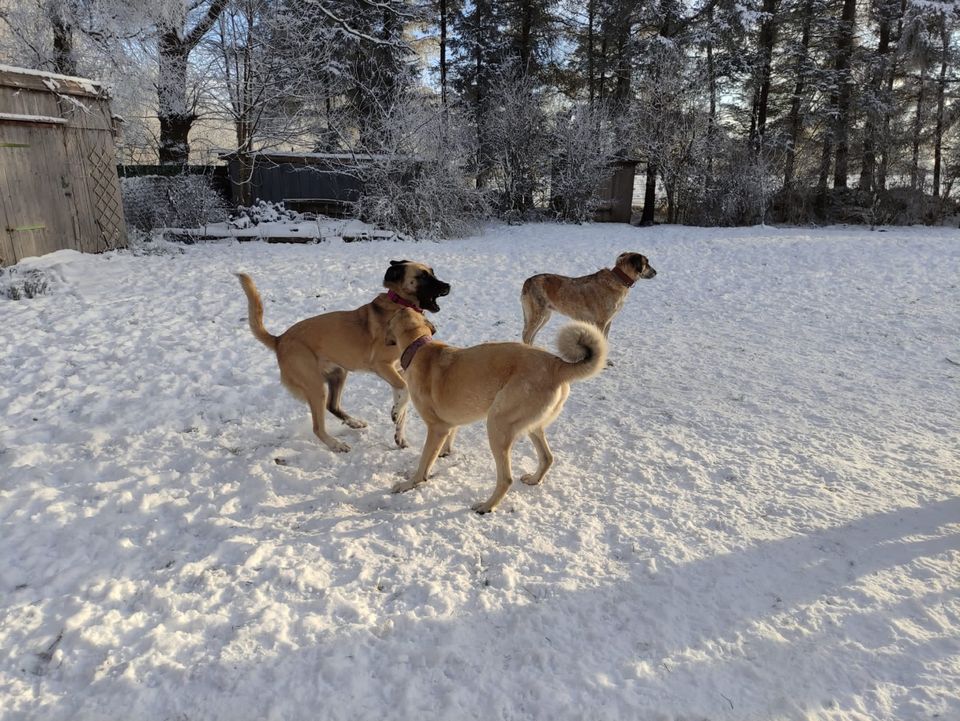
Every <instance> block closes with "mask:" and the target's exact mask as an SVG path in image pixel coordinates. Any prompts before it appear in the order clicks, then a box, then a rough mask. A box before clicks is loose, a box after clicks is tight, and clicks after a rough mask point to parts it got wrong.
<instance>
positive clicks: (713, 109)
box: [705, 5, 717, 190]
mask: <svg viewBox="0 0 960 721" xmlns="http://www.w3.org/2000/svg"><path fill="white" fill-rule="evenodd" d="M708 16H709V20H710V27H711V28H712V27H713V6H712V5H711V6H710V8H709V10H708ZM707 84H708V85H709V89H710V114H709V116H708V117H707V177H706V179H705V185H706V187H707V190H709V189H710V188H712V187H713V152H714V148H713V144H714V135H715V134H716V131H717V71H716V67H715V65H714V62H713V42H712V41H708V42H707Z"/></svg>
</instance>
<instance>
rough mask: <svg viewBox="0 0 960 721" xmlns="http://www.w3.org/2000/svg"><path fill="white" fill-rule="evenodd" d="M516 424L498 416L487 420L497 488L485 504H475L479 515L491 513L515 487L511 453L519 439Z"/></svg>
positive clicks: (474, 507)
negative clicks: (495, 469)
mask: <svg viewBox="0 0 960 721" xmlns="http://www.w3.org/2000/svg"><path fill="white" fill-rule="evenodd" d="M514 426H515V424H514V423H511V422H510V420H509V419H507V418H504V417H502V416H501V415H500V414H498V415H490V416H489V417H488V418H487V439H488V440H489V441H490V450H491V451H493V461H494V463H496V466H497V487H496V488H495V489H494V490H493V495H491V496H490V498H488V499H487V500H485V501H484V502H483V503H475V504H473V506H472V508H473V510H475V511H476V512H477V513H480V514H483V513H490V511H492V510H493V509H494V508H496V507H497V504H498V503H500V501H501V500H503V497H504V496H505V495H507V491H509V490H510V486H511V485H513V469H511V467H510V451H511V449H512V448H513V442H514V441H515V440H516V438H517V432H516V430H515V429H514Z"/></svg>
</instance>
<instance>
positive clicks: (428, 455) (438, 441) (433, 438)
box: [390, 424, 450, 493]
mask: <svg viewBox="0 0 960 721" xmlns="http://www.w3.org/2000/svg"><path fill="white" fill-rule="evenodd" d="M449 432H450V426H445V425H436V424H435V425H430V426H427V440H426V442H424V444H423V452H422V453H421V454H420V466H419V467H418V468H417V472H416V473H414V474H413V478H411V479H410V480H409V481H401V482H400V483H396V484H394V486H393V488H392V489H390V490H391V491H392V492H393V493H403V492H404V491H409V490H410V489H411V488H416V487H417V486H419V485H420V484H421V483H426V481H427V476H428V475H430V469H431V468H433V464H434V462H436V460H437V455H438V454H439V453H440V447H441V446H442V445H443V442H444V441H445V440H446V438H447V435H448V434H449Z"/></svg>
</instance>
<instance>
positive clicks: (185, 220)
mask: <svg viewBox="0 0 960 721" xmlns="http://www.w3.org/2000/svg"><path fill="white" fill-rule="evenodd" d="M120 189H121V193H122V195H123V213H124V215H125V216H126V219H127V225H128V226H130V227H131V228H135V229H137V230H141V231H151V230H156V229H158V228H197V227H200V226H202V225H205V224H207V223H218V222H221V221H223V220H225V219H226V218H227V210H228V205H227V203H226V201H225V200H224V199H223V198H222V197H221V196H220V194H219V193H217V191H216V190H214V188H213V186H212V185H211V184H210V181H209V179H208V178H207V177H206V176H204V175H174V176H170V177H166V176H160V175H147V176H143V177H138V178H121V179H120Z"/></svg>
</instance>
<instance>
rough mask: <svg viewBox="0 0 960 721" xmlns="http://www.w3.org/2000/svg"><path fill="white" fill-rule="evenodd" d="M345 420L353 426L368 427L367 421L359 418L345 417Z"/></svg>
mask: <svg viewBox="0 0 960 721" xmlns="http://www.w3.org/2000/svg"><path fill="white" fill-rule="evenodd" d="M343 422H344V423H345V424H347V425H348V426H350V427H351V428H366V427H367V422H366V421H361V420H360V419H359V418H351V417H347V418H344V419H343Z"/></svg>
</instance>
